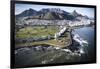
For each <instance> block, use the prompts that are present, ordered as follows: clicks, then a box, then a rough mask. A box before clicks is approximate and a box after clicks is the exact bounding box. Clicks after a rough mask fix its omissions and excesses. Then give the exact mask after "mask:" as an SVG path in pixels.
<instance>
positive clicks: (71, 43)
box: [13, 2, 96, 68]
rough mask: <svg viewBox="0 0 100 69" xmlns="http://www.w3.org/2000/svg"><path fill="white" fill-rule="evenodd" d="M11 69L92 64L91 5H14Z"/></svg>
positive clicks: (94, 39) (94, 50)
mask: <svg viewBox="0 0 100 69" xmlns="http://www.w3.org/2000/svg"><path fill="white" fill-rule="evenodd" d="M13 11H14V17H13V19H14V23H13V24H14V29H13V30H14V31H13V32H14V35H13V36H14V44H13V52H14V54H13V55H14V67H15V68H23V67H34V66H38V65H44V66H45V65H56V64H58V65H59V64H75V63H76V64H77V63H89V62H91V63H93V62H94V63H95V62H96V49H95V48H96V42H95V41H96V37H95V36H96V33H95V32H96V15H95V13H96V12H95V11H96V8H95V6H82V7H81V5H80V6H79V7H78V6H75V5H74V6H73V5H67V4H66V5H65V4H64V5H60V4H59V5H52V4H51V5H48V4H45V3H44V4H43V3H42V4H41V3H39V4H38V3H34V2H32V3H27V2H25V3H24V2H15V3H14V10H13Z"/></svg>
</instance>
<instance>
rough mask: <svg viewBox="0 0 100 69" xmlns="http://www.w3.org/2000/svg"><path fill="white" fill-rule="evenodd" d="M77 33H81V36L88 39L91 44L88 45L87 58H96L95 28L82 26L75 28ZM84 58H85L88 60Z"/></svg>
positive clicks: (90, 59)
mask: <svg viewBox="0 0 100 69" xmlns="http://www.w3.org/2000/svg"><path fill="white" fill-rule="evenodd" d="M74 31H75V33H77V34H79V35H80V37H81V38H83V39H84V40H86V41H87V42H88V43H89V44H88V46H87V47H86V49H85V51H86V55H85V58H86V59H87V60H88V61H92V60H94V59H95V28H94V27H82V28H78V29H74ZM86 59H84V60H86Z"/></svg>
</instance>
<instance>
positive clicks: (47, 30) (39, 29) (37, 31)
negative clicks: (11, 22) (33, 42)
mask: <svg viewBox="0 0 100 69" xmlns="http://www.w3.org/2000/svg"><path fill="white" fill-rule="evenodd" d="M58 30H59V27H57V26H33V27H25V28H21V29H20V30H19V31H17V32H16V37H17V38H30V37H42V36H48V35H50V36H54V34H55V33H56V32H58Z"/></svg>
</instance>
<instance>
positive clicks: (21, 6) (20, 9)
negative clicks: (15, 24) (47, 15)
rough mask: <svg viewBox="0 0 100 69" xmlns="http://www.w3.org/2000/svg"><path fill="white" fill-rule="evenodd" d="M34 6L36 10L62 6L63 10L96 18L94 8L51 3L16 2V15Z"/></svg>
mask: <svg viewBox="0 0 100 69" xmlns="http://www.w3.org/2000/svg"><path fill="white" fill-rule="evenodd" d="M29 8H32V9H34V10H37V11H39V10H41V9H43V8H60V9H61V10H64V11H67V12H73V11H74V10H76V11H77V12H78V13H80V14H82V15H87V16H89V17H92V18H94V8H84V7H69V6H51V5H36V4H15V15H17V14H20V13H21V12H23V11H25V10H28V9H29Z"/></svg>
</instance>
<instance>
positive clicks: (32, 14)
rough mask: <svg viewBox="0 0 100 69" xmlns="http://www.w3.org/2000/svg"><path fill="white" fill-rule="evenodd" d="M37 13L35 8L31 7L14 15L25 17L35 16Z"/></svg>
mask: <svg viewBox="0 0 100 69" xmlns="http://www.w3.org/2000/svg"><path fill="white" fill-rule="evenodd" d="M37 14H38V13H37V11H36V10H33V9H31V8H30V9H29V10H25V11H23V12H22V13H20V14H18V15H16V17H26V16H36V15H37Z"/></svg>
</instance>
